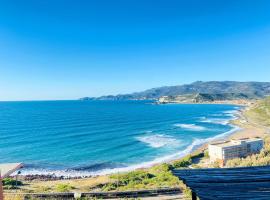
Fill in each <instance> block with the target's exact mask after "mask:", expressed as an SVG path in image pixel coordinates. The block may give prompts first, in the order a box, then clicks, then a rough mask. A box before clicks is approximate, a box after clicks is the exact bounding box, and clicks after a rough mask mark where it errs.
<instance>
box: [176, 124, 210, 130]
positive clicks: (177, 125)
mask: <svg viewBox="0 0 270 200" xmlns="http://www.w3.org/2000/svg"><path fill="white" fill-rule="evenodd" d="M174 126H176V127H179V128H183V129H187V130H192V131H204V130H206V128H205V127H203V126H198V125H195V124H175V125H174Z"/></svg>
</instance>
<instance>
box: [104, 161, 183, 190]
mask: <svg viewBox="0 0 270 200" xmlns="http://www.w3.org/2000/svg"><path fill="white" fill-rule="evenodd" d="M171 169H172V167H171V165H169V164H161V165H157V166H154V167H152V168H150V169H145V170H144V169H143V170H135V171H132V172H128V173H123V174H114V175H111V177H110V178H111V179H112V182H111V183H108V184H105V185H104V186H103V188H102V189H103V191H113V190H119V191H124V190H139V189H154V188H164V187H178V186H179V184H180V181H179V179H178V178H177V177H175V176H174V175H173V174H172V172H171Z"/></svg>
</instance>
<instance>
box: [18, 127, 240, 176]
mask: <svg viewBox="0 0 270 200" xmlns="http://www.w3.org/2000/svg"><path fill="white" fill-rule="evenodd" d="M232 127H233V128H232V130H230V131H228V132H225V133H223V134H220V135H217V136H214V137H212V138H206V139H194V141H193V142H192V144H191V145H189V146H188V147H187V148H186V149H185V150H183V151H180V152H177V153H175V154H171V155H168V156H164V157H160V158H156V159H154V160H152V161H150V162H143V163H140V164H135V165H131V166H127V167H118V168H114V169H102V170H99V171H94V172H89V171H75V170H45V169H23V170H22V175H36V174H39V175H55V176H58V177H59V176H64V177H86V176H97V175H107V174H113V173H119V172H128V171H132V170H135V169H139V168H148V167H151V166H153V165H156V164H159V163H166V162H170V161H172V160H174V159H179V158H181V157H184V156H186V155H187V154H189V153H191V152H192V151H193V150H194V149H196V148H198V147H199V146H201V145H203V144H205V143H207V142H211V141H213V140H217V139H222V138H224V137H226V136H228V135H230V134H232V133H233V132H235V131H238V130H240V128H239V127H236V126H232Z"/></svg>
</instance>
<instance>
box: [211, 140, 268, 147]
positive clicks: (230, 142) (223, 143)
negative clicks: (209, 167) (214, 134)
mask: <svg viewBox="0 0 270 200" xmlns="http://www.w3.org/2000/svg"><path fill="white" fill-rule="evenodd" d="M262 140H263V139H262V138H242V139H237V140H234V139H232V140H227V141H219V142H214V143H211V144H210V145H213V146H218V147H230V146H237V145H240V144H237V143H235V142H241V141H245V142H255V141H262Z"/></svg>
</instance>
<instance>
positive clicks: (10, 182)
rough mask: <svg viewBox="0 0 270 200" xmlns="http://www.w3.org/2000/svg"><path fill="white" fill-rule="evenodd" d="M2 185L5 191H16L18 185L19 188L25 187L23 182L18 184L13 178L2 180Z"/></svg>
mask: <svg viewBox="0 0 270 200" xmlns="http://www.w3.org/2000/svg"><path fill="white" fill-rule="evenodd" d="M2 183H3V186H4V188H5V189H15V188H16V185H17V186H21V185H23V183H22V181H17V183H16V180H14V179H12V178H4V179H3V180H2Z"/></svg>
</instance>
